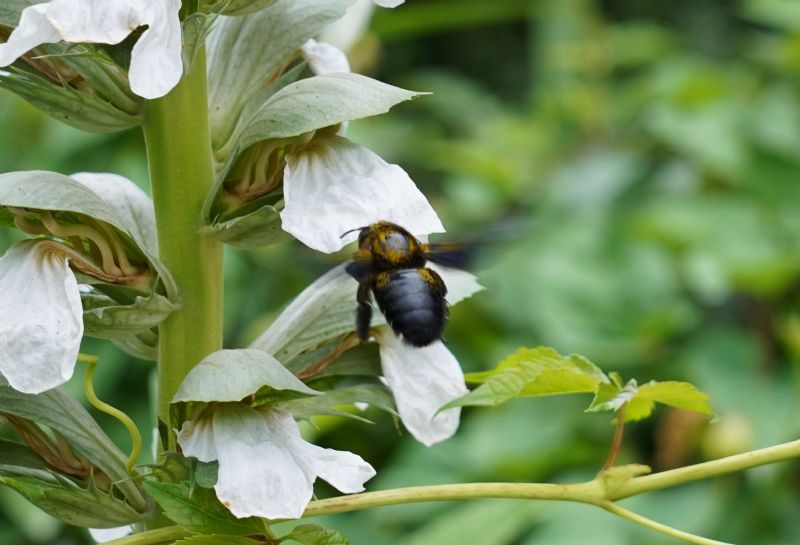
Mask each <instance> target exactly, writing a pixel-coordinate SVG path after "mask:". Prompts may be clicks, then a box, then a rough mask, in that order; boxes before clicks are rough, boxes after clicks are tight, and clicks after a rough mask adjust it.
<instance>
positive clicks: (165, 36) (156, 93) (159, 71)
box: [128, 0, 183, 98]
mask: <svg viewBox="0 0 800 545" xmlns="http://www.w3.org/2000/svg"><path fill="white" fill-rule="evenodd" d="M180 7H181V2H180V0H166V1H164V0H160V1H158V2H154V3H153V8H152V9H151V10H150V13H149V17H148V22H147V24H148V25H149V28H148V29H147V30H146V31H145V32H144V34H142V36H141V38H139V41H138V42H136V45H135V46H133V51H132V52H131V66H130V69H129V70H128V79H129V80H130V84H131V91H133V92H134V93H136V94H137V95H139V96H140V97H144V98H158V97H162V96H164V95H166V94H167V93H168V92H169V91H170V90H171V89H172V88H173V87H175V85H177V84H178V82H179V81H180V79H181V76H182V75H183V60H182V59H181V23H180V19H179V18H178V11H179V10H180Z"/></svg>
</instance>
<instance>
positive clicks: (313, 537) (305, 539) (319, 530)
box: [280, 524, 350, 545]
mask: <svg viewBox="0 0 800 545" xmlns="http://www.w3.org/2000/svg"><path fill="white" fill-rule="evenodd" d="M280 541H281V542H284V541H294V542H296V543H300V544H301V545H349V544H350V541H348V539H347V538H346V537H344V536H343V535H342V533H341V532H339V531H337V530H330V529H328V528H323V527H322V526H317V525H316V524H301V525H299V526H296V527H295V528H294V530H292V531H291V532H289V533H288V534H286V535H285V536H283V537H281V538H280Z"/></svg>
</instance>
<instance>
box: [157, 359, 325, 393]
mask: <svg viewBox="0 0 800 545" xmlns="http://www.w3.org/2000/svg"><path fill="white" fill-rule="evenodd" d="M264 386H267V387H269V389H270V390H272V391H278V392H283V391H288V392H292V393H294V394H299V395H301V396H314V395H320V392H317V391H315V390H312V389H311V388H309V387H308V386H306V385H305V384H303V382H302V381H300V380H299V379H298V378H297V377H295V376H294V375H293V374H292V372H291V371H289V370H288V369H286V367H284V366H283V365H281V363H280V362H279V361H278V360H276V359H275V358H274V357H272V356H271V355H270V354H268V353H267V352H264V351H263V350H250V349H239V350H219V351H217V352H214V353H213V354H210V355H208V356H206V357H205V358H204V359H203V361H201V362H200V363H199V364H197V366H195V367H194V369H192V370H191V371H190V372H189V374H188V375H187V376H186V378H185V379H184V380H183V382H182V383H181V385H180V387H179V388H178V392H177V393H176V394H175V397H174V398H173V399H172V402H173V403H176V402H180V401H240V400H242V399H244V398H245V397H247V396H249V395H251V394H254V393H256V392H262V391H263V390H262V388H263V387H264Z"/></svg>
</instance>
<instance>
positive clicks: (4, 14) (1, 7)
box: [0, 0, 39, 28]
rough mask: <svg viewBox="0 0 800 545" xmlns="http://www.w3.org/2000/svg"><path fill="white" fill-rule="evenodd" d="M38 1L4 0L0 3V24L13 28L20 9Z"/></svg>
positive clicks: (17, 20) (17, 21)
mask: <svg viewBox="0 0 800 545" xmlns="http://www.w3.org/2000/svg"><path fill="white" fill-rule="evenodd" d="M38 3H39V2H37V1H36V0H5V1H4V2H3V3H2V4H0V26H4V27H8V28H15V27H16V26H17V23H19V16H20V14H21V13H22V10H23V9H25V8H27V7H28V6H30V5H33V4H38Z"/></svg>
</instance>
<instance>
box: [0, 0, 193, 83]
mask: <svg viewBox="0 0 800 545" xmlns="http://www.w3.org/2000/svg"><path fill="white" fill-rule="evenodd" d="M180 7H181V2H180V0H52V1H51V2H47V3H44V4H36V5H33V6H29V7H27V8H25V9H24V10H23V11H22V16H21V17H20V21H19V25H18V26H17V28H16V29H14V31H13V32H12V33H11V35H10V36H9V38H8V42H6V43H4V44H0V66H8V65H9V64H11V63H12V62H14V61H15V60H17V59H18V58H19V57H20V56H22V55H24V54H25V53H27V52H28V51H30V50H31V49H33V48H34V47H38V46H39V45H41V44H45V43H54V42H58V41H65V42H70V43H103V44H117V43H119V42H121V41H122V40H124V39H125V38H126V37H127V36H128V35H129V34H130V33H131V32H133V31H134V30H135V29H137V28H139V27H143V26H146V27H147V29H146V30H145V31H144V32H143V33H142V35H141V36H140V37H139V39H138V40H137V42H136V45H134V46H133V51H132V52H131V65H130V69H129V79H130V85H131V90H132V91H133V92H134V93H136V94H137V95H139V96H141V97H144V98H158V97H161V96H164V95H165V94H167V93H168V92H169V91H170V89H172V88H173V87H174V86H175V85H176V84H177V83H178V81H179V80H180V78H181V74H182V72H183V64H182V60H181V25H180V20H179V18H178V10H179V9H180Z"/></svg>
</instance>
